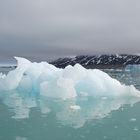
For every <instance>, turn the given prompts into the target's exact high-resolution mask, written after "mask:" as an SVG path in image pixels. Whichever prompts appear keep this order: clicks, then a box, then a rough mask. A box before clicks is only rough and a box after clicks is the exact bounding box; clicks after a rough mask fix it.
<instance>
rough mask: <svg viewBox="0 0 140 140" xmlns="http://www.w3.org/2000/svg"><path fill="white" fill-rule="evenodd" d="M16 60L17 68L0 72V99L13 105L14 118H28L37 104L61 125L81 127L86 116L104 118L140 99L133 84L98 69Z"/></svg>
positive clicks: (9, 105)
mask: <svg viewBox="0 0 140 140" xmlns="http://www.w3.org/2000/svg"><path fill="white" fill-rule="evenodd" d="M15 59H16V60H17V68H16V69H14V70H12V71H10V72H9V73H8V74H3V73H1V74H0V99H1V100H2V101H3V103H4V104H5V105H6V106H8V107H10V108H13V112H14V113H15V114H14V116H13V118H16V119H22V118H29V116H30V110H31V109H32V108H34V107H39V108H40V111H41V113H43V114H48V113H50V112H55V114H56V118H57V120H59V121H60V122H61V123H62V124H65V125H72V126H74V127H82V126H83V125H84V124H85V123H86V121H87V120H89V119H100V118H104V117H106V116H107V115H108V114H109V113H110V112H111V111H112V110H118V109H119V108H121V107H122V106H123V105H125V104H130V105H133V104H135V103H136V102H138V101H140V91H138V90H137V89H136V88H135V87H134V86H133V85H130V86H126V85H125V84H121V83H120V82H119V81H118V80H116V79H113V78H111V77H110V76H109V75H108V74H107V73H105V72H103V71H101V70H98V69H92V70H91V69H85V68H84V67H82V66H81V65H80V64H76V65H74V66H70V65H69V66H67V67H66V68H64V69H61V68H57V67H55V66H53V65H51V64H49V63H47V62H40V63H36V62H30V61H29V60H27V59H25V58H21V57H15ZM50 102H51V103H50Z"/></svg>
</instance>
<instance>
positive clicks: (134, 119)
mask: <svg viewBox="0 0 140 140" xmlns="http://www.w3.org/2000/svg"><path fill="white" fill-rule="evenodd" d="M136 120H137V119H136V118H131V119H130V120H129V121H130V122H135V121H136Z"/></svg>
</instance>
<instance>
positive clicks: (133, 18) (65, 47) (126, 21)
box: [0, 0, 140, 59]
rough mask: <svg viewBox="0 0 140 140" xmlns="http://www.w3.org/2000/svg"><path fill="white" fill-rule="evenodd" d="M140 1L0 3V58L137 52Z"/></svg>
mask: <svg viewBox="0 0 140 140" xmlns="http://www.w3.org/2000/svg"><path fill="white" fill-rule="evenodd" d="M139 13H140V2H139V0H133V1H132V0H113V1H112V0H106V1H103V0H51V1H48V0H39V1H38V0H24V1H23V0H12V1H10V0H4V1H3V0H0V58H2V57H3V56H5V57H12V56H13V55H18V56H27V57H32V58H35V57H40V58H44V59H45V58H51V57H52V58H53V57H59V56H66V55H76V54H78V55H79V54H95V53H138V52H140V47H139V45H140V39H139V38H140V31H139V29H140V16H139Z"/></svg>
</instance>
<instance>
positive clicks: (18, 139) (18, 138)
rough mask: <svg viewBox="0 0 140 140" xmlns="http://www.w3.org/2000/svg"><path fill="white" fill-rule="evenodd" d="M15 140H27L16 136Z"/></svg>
mask: <svg viewBox="0 0 140 140" xmlns="http://www.w3.org/2000/svg"><path fill="white" fill-rule="evenodd" d="M16 140H27V138H25V137H20V136H17V137H16Z"/></svg>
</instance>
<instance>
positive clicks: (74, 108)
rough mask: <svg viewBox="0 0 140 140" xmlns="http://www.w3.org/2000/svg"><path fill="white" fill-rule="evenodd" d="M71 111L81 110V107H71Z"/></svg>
mask: <svg viewBox="0 0 140 140" xmlns="http://www.w3.org/2000/svg"><path fill="white" fill-rule="evenodd" d="M70 109H72V110H80V109H81V107H80V106H79V105H71V106H70Z"/></svg>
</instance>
